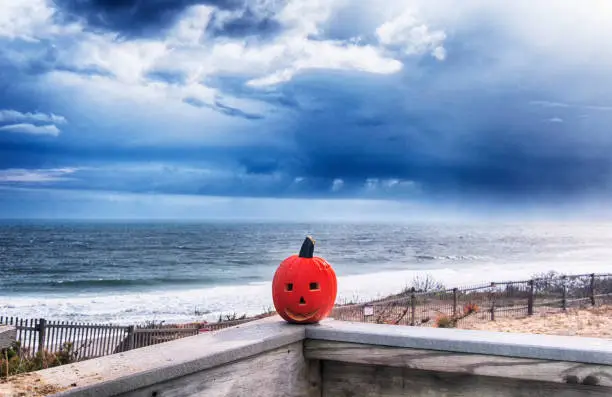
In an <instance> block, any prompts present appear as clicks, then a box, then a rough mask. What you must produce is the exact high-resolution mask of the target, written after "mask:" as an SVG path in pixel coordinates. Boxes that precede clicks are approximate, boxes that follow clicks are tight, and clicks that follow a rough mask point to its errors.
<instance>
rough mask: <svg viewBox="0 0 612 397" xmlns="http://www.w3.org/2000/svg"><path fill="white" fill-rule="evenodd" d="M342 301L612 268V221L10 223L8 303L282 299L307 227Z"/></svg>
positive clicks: (200, 312)
mask: <svg viewBox="0 0 612 397" xmlns="http://www.w3.org/2000/svg"><path fill="white" fill-rule="evenodd" d="M308 234H311V235H313V236H314V237H315V239H316V241H317V244H316V251H315V253H316V255H319V256H322V257H324V258H325V259H327V260H328V262H330V263H331V265H332V266H333V267H334V269H335V270H336V273H337V275H338V278H339V291H338V300H337V302H338V303H341V302H346V301H365V300H368V299H372V298H377V297H381V296H384V295H387V294H390V293H395V292H398V291H399V290H401V289H402V288H403V287H405V286H406V285H409V284H410V282H411V281H412V279H413V278H414V277H415V276H424V275H431V276H432V277H434V278H435V279H436V280H438V281H440V282H442V283H444V284H445V285H446V286H448V287H454V286H461V285H469V284H475V283H481V282H490V281H504V280H521V279H526V278H528V277H529V276H531V275H533V274H534V273H539V272H545V271H549V270H557V271H561V272H565V273H567V274H578V273H591V272H596V273H604V272H612V224H606V223H601V224H599V223H598V224H595V223H588V224H587V223H567V224H561V223H548V224H544V223H537V224H536V223H527V224H494V223H491V224H487V223H477V224H456V223H454V224H443V223H431V224H422V223H421V224H289V223H287V224H273V223H249V224H237V223H143V222H141V223H108V222H107V223H102V222H98V223H85V222H64V223H61V222H12V223H7V222H5V223H1V224H0V315H9V316H19V317H24V318H29V317H44V318H47V319H57V320H68V321H90V322H113V323H118V324H129V323H138V322H142V321H145V320H153V319H155V320H158V321H160V320H164V321H167V322H172V321H192V320H208V321H211V320H215V319H216V318H217V317H218V316H219V314H229V313H237V314H238V315H241V314H243V313H244V314H257V313H260V312H262V311H264V310H267V309H269V308H271V307H272V298H271V286H270V281H271V279H272V276H273V274H274V271H275V269H276V267H277V266H278V264H279V263H280V262H281V261H282V260H283V259H284V258H286V257H287V256H289V255H292V254H294V253H297V252H298V250H299V248H300V245H301V243H302V241H303V239H304V236H305V235H308Z"/></svg>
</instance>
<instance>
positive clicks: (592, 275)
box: [589, 273, 595, 306]
mask: <svg viewBox="0 0 612 397" xmlns="http://www.w3.org/2000/svg"><path fill="white" fill-rule="evenodd" d="M589 293H590V294H591V306H595V273H593V274H591V286H590V288H589Z"/></svg>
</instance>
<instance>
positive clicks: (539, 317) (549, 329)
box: [460, 305, 612, 339]
mask: <svg viewBox="0 0 612 397" xmlns="http://www.w3.org/2000/svg"><path fill="white" fill-rule="evenodd" d="M460 328H463V329H475V330H484V331H497V332H516V333H529V334H546V335H567V336H585V337H594V338H605V339H612V306H610V305H607V306H600V307H595V308H587V309H569V310H568V311H567V312H566V313H538V314H535V315H533V316H531V317H523V318H499V319H497V320H496V321H487V322H475V323H471V324H469V323H468V324H465V325H462V326H460Z"/></svg>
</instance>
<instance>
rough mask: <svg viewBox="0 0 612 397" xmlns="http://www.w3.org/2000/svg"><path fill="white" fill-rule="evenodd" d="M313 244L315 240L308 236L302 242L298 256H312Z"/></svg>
mask: <svg viewBox="0 0 612 397" xmlns="http://www.w3.org/2000/svg"><path fill="white" fill-rule="evenodd" d="M314 245H315V241H314V239H313V238H312V237H310V236H308V237H306V239H305V240H304V242H303V243H302V248H301V249H300V254H299V257H300V258H312V257H313V255H314Z"/></svg>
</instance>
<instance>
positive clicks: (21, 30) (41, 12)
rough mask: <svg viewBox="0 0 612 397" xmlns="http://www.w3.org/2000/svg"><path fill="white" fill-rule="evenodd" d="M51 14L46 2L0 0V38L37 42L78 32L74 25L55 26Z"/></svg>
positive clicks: (76, 26) (35, 0)
mask: <svg viewBox="0 0 612 397" xmlns="http://www.w3.org/2000/svg"><path fill="white" fill-rule="evenodd" d="M53 14H54V9H53V8H52V7H51V6H50V4H49V2H47V1H46V0H19V1H15V0H0V38H3V37H4V38H7V39H11V40H14V39H19V40H24V41H29V42H37V41H39V40H40V39H43V38H48V37H51V36H54V35H60V34H68V33H73V32H76V31H78V30H79V27H78V25H76V24H68V25H60V24H55V23H54V22H53Z"/></svg>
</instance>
